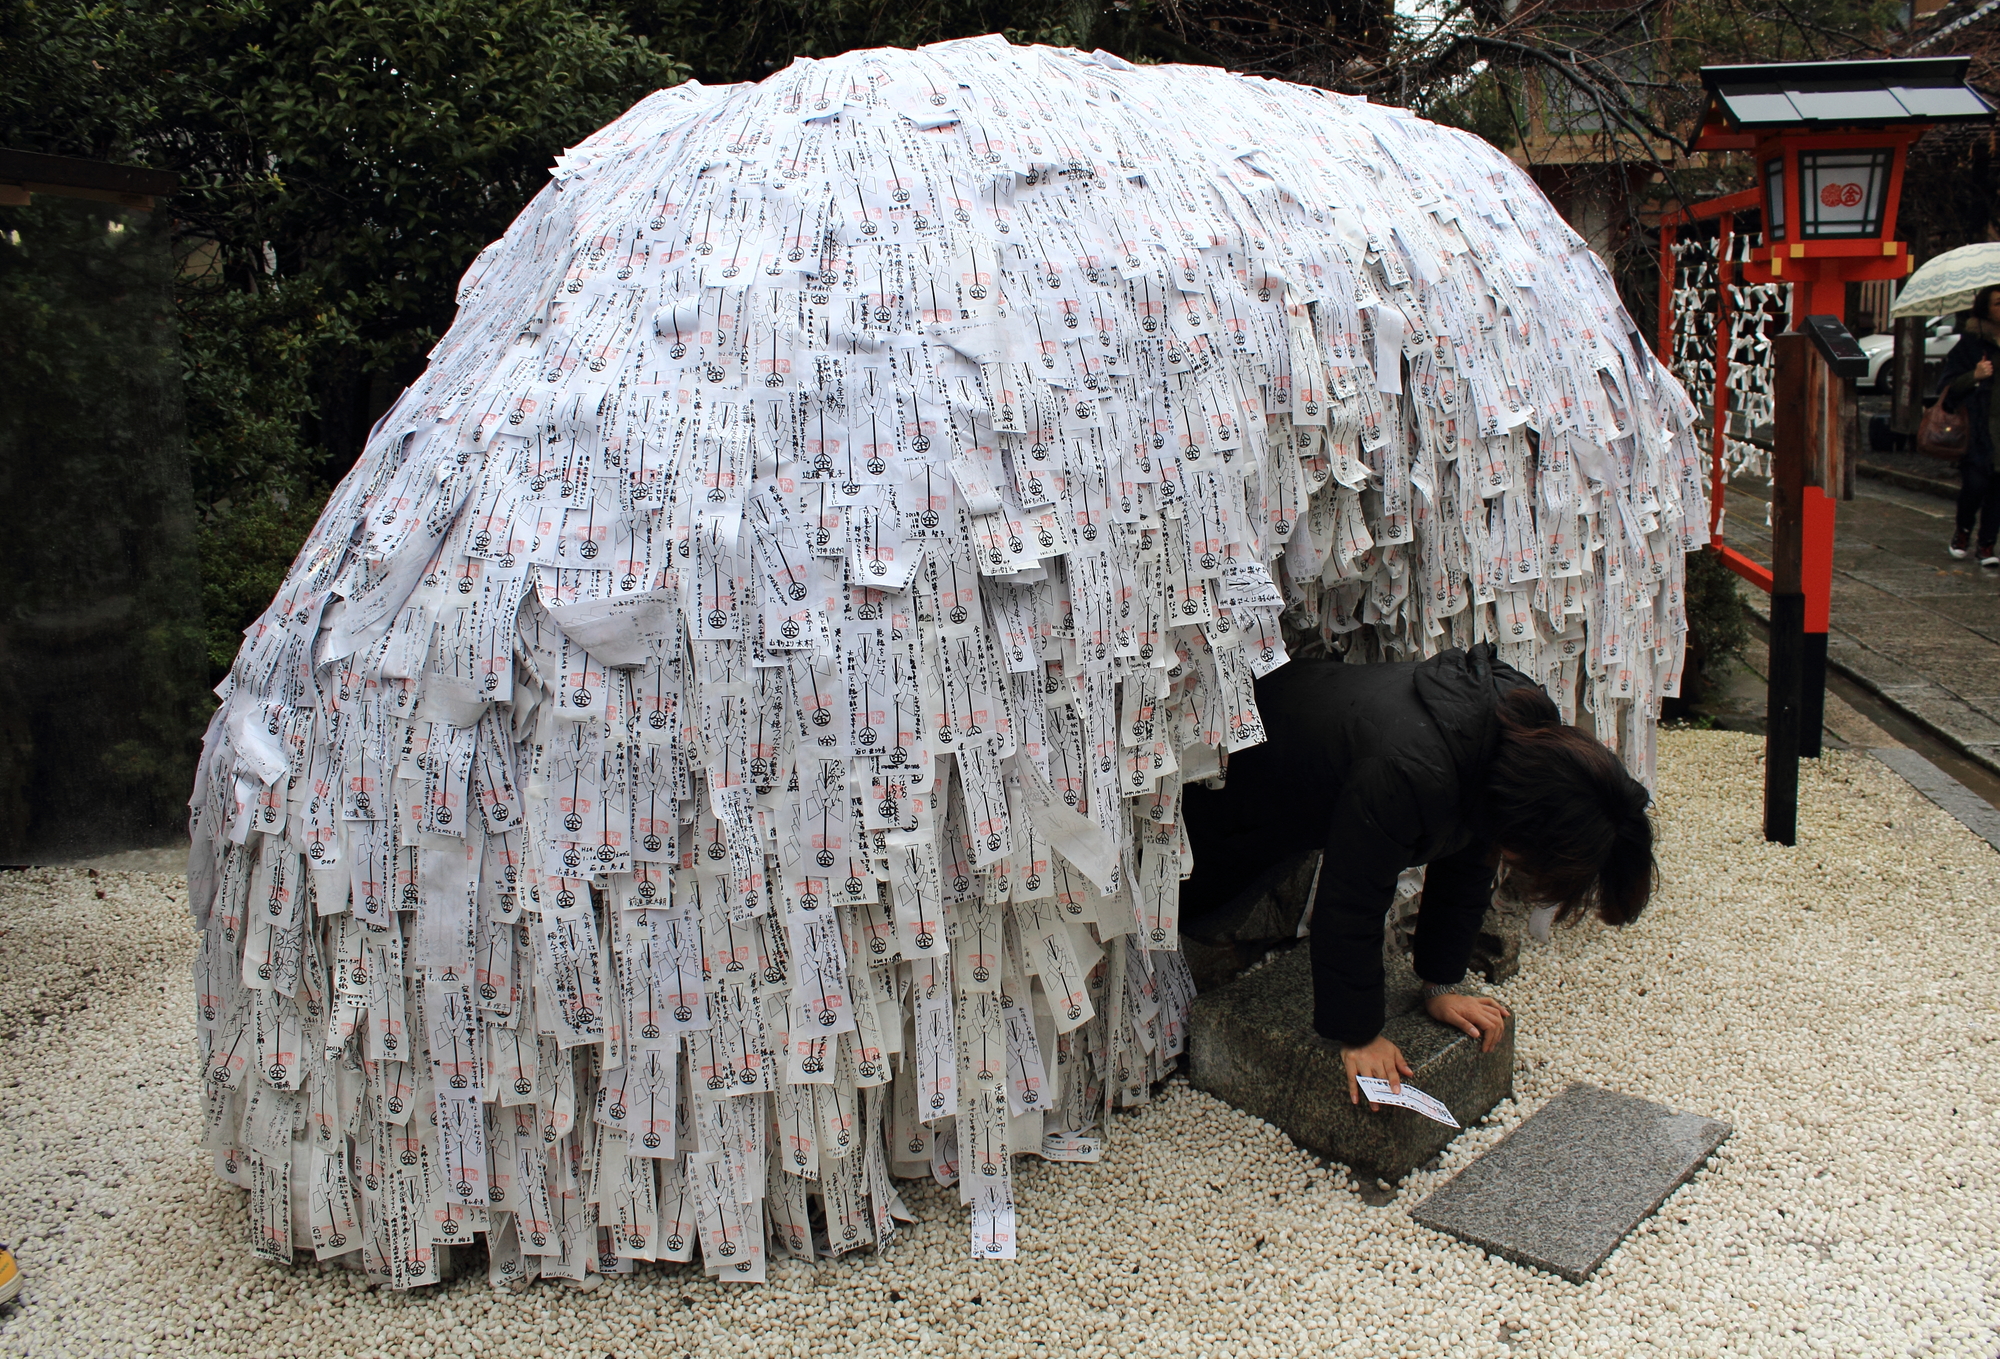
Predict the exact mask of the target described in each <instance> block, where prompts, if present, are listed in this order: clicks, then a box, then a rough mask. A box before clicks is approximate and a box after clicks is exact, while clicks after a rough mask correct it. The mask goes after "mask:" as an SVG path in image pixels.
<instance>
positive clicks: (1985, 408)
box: [1938, 288, 2000, 568]
mask: <svg viewBox="0 0 2000 1359" xmlns="http://www.w3.org/2000/svg"><path fill="white" fill-rule="evenodd" d="M1958 330H1959V336H1960V338H1959V341H1958V343H1957V344H1955V345H1953V346H1952V350H1951V353H1949V354H1947V355H1945V359H1944V371H1943V372H1942V373H1941V374H1939V375H1938V400H1939V401H1941V402H1943V403H1944V408H1945V409H1946V410H1947V411H1950V412H1952V413H1953V414H1957V413H1959V412H1961V411H1962V412H1964V414H1965V416H1966V421H1967V423H1968V424H1969V425H1970V426H1971V428H1970V429H1969V430H1968V431H1967V433H1968V435H1969V436H1970V437H1969V438H1968V439H1967V441H1966V445H1965V456H1964V457H1962V458H1960V459H1959V460H1958V479H1959V480H1958V485H1959V489H1958V531H1957V532H1955V533H1953V534H1952V536H1951V549H1950V550H1951V555H1952V556H1954V557H1963V556H1965V554H1966V552H1967V550H1968V549H1969V548H1970V547H1971V545H1972V527H1973V520H1974V519H1975V518H1976V519H1977V520H1978V521H1979V564H1980V565H1981V566H1985V567H1994V568H2000V548H1996V547H1995V546H1994V541H1995V539H1996V538H2000V475H1996V473H1995V470H1994V465H1993V455H1994V450H1995V448H1996V447H2000V432H1996V431H1995V428H1994V424H1993V422H1994V420H1995V419H1996V418H2000V404H1996V403H1995V402H1994V400H1993V363H1994V360H1995V359H2000V288H1981V289H1980V290H1979V292H1978V294H1977V295H1975V296H1974V297H1973V299H1972V310H1970V311H1968V312H1966V313H1965V314H1964V315H1963V316H1962V317H1960V319H1959V323H1958Z"/></svg>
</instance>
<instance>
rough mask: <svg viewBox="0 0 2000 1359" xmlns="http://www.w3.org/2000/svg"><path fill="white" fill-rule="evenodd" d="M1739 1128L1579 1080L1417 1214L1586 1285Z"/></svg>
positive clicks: (1491, 1249)
mask: <svg viewBox="0 0 2000 1359" xmlns="http://www.w3.org/2000/svg"><path fill="white" fill-rule="evenodd" d="M1731 1131H1732V1130H1731V1128H1730V1127H1729V1125H1728V1124H1726V1123H1721V1122H1718V1121H1717V1120H1715V1119H1712V1118H1708V1117H1706V1116H1704V1115H1701V1114H1682V1113H1675V1112H1674V1111H1673V1110H1671V1109H1669V1108H1667V1107H1666V1106H1665V1105H1663V1104H1654V1103H1653V1102H1652V1101H1650V1100H1643V1099H1638V1098H1635V1097H1634V1096H1631V1095H1621V1094H1618V1093H1617V1092H1616V1091H1612V1090H1603V1089H1600V1088H1598V1087H1597V1086H1594V1085H1583V1084H1577V1085H1572V1086H1571V1087H1570V1088H1569V1089H1567V1090H1565V1091H1563V1092H1562V1093H1561V1094H1560V1095H1557V1096H1556V1097H1555V1098H1554V1099H1552V1100H1550V1101H1549V1102H1548V1103H1547V1104H1545V1105H1543V1106H1542V1108H1541V1109H1540V1111H1539V1112H1537V1113H1536V1114H1535V1116H1534V1117H1533V1118H1530V1119H1528V1120H1527V1121H1526V1122H1525V1123H1523V1124H1521V1126H1520V1127H1518V1128H1516V1129H1514V1131H1513V1132H1511V1133H1508V1134H1507V1136H1506V1137H1504V1138H1502V1139H1501V1140H1500V1142H1499V1143H1498V1144H1497V1145H1495V1146H1494V1148H1493V1149H1492V1150H1491V1151H1489V1152H1487V1153H1486V1154H1485V1155H1484V1156H1482V1157H1480V1158H1479V1159H1478V1160H1476V1161H1474V1162H1473V1163H1472V1164H1471V1165H1469V1166H1467V1167H1466V1168H1465V1169H1464V1170H1461V1171H1460V1172H1459V1173H1458V1174H1456V1175H1454V1176H1453V1177H1452V1178H1451V1179H1450V1180H1448V1181H1447V1182H1446V1183H1445V1184H1444V1185H1443V1187H1441V1188H1440V1189H1438V1190H1437V1191H1436V1192H1435V1193H1433V1194H1432V1195H1431V1196H1430V1197H1428V1198H1426V1199H1425V1200H1424V1201H1423V1202H1422V1203H1419V1204H1418V1205H1417V1206H1416V1207H1415V1208H1414V1209H1412V1210H1411V1212H1410V1216H1411V1217H1412V1218H1414V1219H1415V1220H1416V1221H1417V1222H1418V1223H1419V1224H1420V1225H1422V1226H1425V1227H1429V1228H1432V1229H1433V1230H1435V1231H1440V1232H1446V1233H1449V1234H1450V1235H1452V1236H1455V1237H1458V1238H1459V1239H1460V1240H1461V1241H1468V1242H1471V1243H1472V1244H1473V1245H1475V1246H1478V1247H1480V1248H1481V1249H1482V1250H1486V1251H1489V1252H1491V1253H1492V1254H1494V1255H1498V1256H1500V1257H1502V1258H1503V1259H1507V1260H1512V1261H1514V1262H1515V1263H1516V1264H1522V1265H1527V1266H1529V1267H1531V1268H1533V1269H1543V1270H1547V1271H1548V1272H1550V1273H1551V1274H1558V1275H1561V1276H1562V1277H1563V1278H1565V1279H1567V1280H1569V1281H1570V1282H1571V1283H1582V1282H1583V1281H1584V1280H1585V1279H1588V1278H1589V1277H1590V1276H1591V1275H1592V1274H1593V1273H1595V1272H1596V1270H1597V1268H1598V1266H1600V1265H1602V1264H1603V1263H1604V1262H1605V1260H1606V1259H1607V1258H1609V1256H1610V1255H1611V1252H1612V1251H1614V1250H1616V1249H1617V1248H1618V1243H1619V1242H1621V1241H1623V1240H1624V1239H1625V1237H1626V1235H1627V1234H1628V1233H1630V1232H1631V1230H1632V1229H1633V1228H1634V1227H1636V1226H1638V1225H1639V1224H1640V1223H1641V1222H1643V1221H1645V1220H1646V1219H1647V1218H1648V1217H1651V1216H1652V1215H1653V1213H1654V1212H1656V1211H1657V1210H1658V1209H1659V1206H1660V1205H1661V1204H1662V1203H1664V1202H1665V1201H1666V1198H1667V1195H1669V1194H1671V1193H1673V1192H1674V1190H1675V1189H1677V1188H1679V1187H1680V1186H1681V1185H1682V1184H1683V1183H1685V1182H1686V1181H1687V1179H1688V1178H1689V1177H1690V1176H1691V1175H1693V1174H1694V1172H1695V1171H1696V1170H1698V1169H1700V1168H1701V1165H1702V1163H1703V1162H1705V1161H1706V1160H1708V1158H1709V1156H1710V1155H1712V1154H1713V1153H1714V1151H1715V1149H1716V1148H1717V1147H1718V1146H1720V1145H1721V1144H1722V1140H1723V1139H1724V1138H1726V1137H1728V1136H1729V1134H1730V1132H1731Z"/></svg>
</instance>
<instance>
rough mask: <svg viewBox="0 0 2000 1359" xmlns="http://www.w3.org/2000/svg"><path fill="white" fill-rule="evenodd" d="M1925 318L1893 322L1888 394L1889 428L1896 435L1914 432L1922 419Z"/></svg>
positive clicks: (1911, 318)
mask: <svg viewBox="0 0 2000 1359" xmlns="http://www.w3.org/2000/svg"><path fill="white" fill-rule="evenodd" d="M1924 324H1925V323H1924V318H1923V317H1921V316H1902V317H1898V318H1897V319H1896V329H1895V335H1896V348H1895V352H1894V354H1893V355H1892V356H1891V358H1890V360H1889V365H1890V367H1889V391H1890V399H1891V401H1892V402H1893V404H1892V405H1891V407H1890V412H1889V428H1890V429H1892V430H1894V431H1895V432H1896V433H1898V434H1903V435H1910V434H1915V433H1916V432H1917V422H1918V421H1920V420H1922V419H1923V418H1924V390H1923V381H1924Z"/></svg>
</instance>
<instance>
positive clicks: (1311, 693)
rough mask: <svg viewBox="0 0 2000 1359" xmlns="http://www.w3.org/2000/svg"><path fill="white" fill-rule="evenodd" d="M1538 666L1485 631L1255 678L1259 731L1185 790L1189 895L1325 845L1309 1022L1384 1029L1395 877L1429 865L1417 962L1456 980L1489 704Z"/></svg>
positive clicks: (1353, 1033) (1477, 844) (1462, 954)
mask: <svg viewBox="0 0 2000 1359" xmlns="http://www.w3.org/2000/svg"><path fill="white" fill-rule="evenodd" d="M1533 683H1534V681H1533V680H1531V679H1529V678H1528V677H1527V676H1526V675H1523V674H1522V673H1521V672H1520V671H1518V670H1515V669H1514V668H1513V667H1511V666H1508V665H1506V664H1504V663H1502V662H1501V661H1499V660H1498V659H1497V658H1496V657H1495V654H1494V648H1493V647H1492V645H1491V644H1490V643H1482V644H1480V645H1479V646H1475V647H1473V648H1472V650H1471V651H1469V652H1467V651H1456V650H1454V651H1447V652H1444V653H1442V654H1441V655H1438V656H1434V657H1432V658H1431V659H1430V660H1427V661H1421V662H1405V663H1391V664H1380V665H1347V664H1343V663H1341V662H1339V661H1294V662H1292V663H1291V664H1290V665H1286V666H1283V667H1281V668H1279V669H1277V670H1274V671H1273V672H1271V673H1270V674H1269V675H1267V676H1265V677H1264V678H1263V679H1262V680H1260V681H1258V684H1257V707H1258V709H1259V711H1261V712H1262V714H1263V716H1264V725H1265V729H1266V731H1267V732H1268V733H1269V737H1268V739H1267V740H1266V741H1265V742H1264V744H1262V745H1259V746H1253V747H1251V748H1250V749H1248V750H1244V751H1240V752H1238V753H1237V754H1235V755H1232V756H1230V758H1229V779H1228V787H1227V788H1226V789H1225V790H1224V791H1222V792H1219V793H1218V792H1212V791H1209V790H1206V789H1202V788H1199V787H1190V788H1189V789H1188V790H1187V797H1186V813H1185V814H1186V817H1187V826H1188V833H1189V837H1190V839H1191V840H1192V842H1193V845H1194V854H1195V875H1194V877H1193V878H1191V879H1190V880H1189V882H1188V883H1187V885H1186V890H1184V891H1183V893H1182V897H1183V901H1184V903H1187V904H1184V906H1183V911H1184V913H1188V914H1192V913H1193V911H1191V910H1190V906H1193V908H1194V910H1197V911H1198V910H1199V909H1200V906H1199V905H1198V904H1197V903H1204V902H1209V901H1214V900H1217V899H1218V898H1220V897H1221V896H1223V895H1224V894H1226V893H1227V892H1228V890H1229V884H1230V880H1231V878H1232V877H1233V878H1234V879H1235V881H1237V882H1241V881H1242V879H1243V877H1244V876H1245V875H1247V874H1248V873H1249V872H1251V871H1254V870H1256V869H1260V868H1262V867H1264V866H1265V865H1267V864H1269V863H1271V862H1273V861H1274V860H1275V859H1277V858H1279V857H1282V856H1290V855H1295V854H1298V853H1301V852H1303V851H1306V850H1310V849H1313V848H1316V847H1323V848H1324V849H1325V851H1326V857H1325V859H1324V861H1323V866H1322V867H1321V869H1320V875H1319V890H1318V892H1317V894H1316V895H1315V897H1314V899H1313V918H1312V965H1313V1011H1314V1013H1313V1027H1314V1028H1315V1029H1317V1030H1318V1031H1319V1033H1320V1034H1321V1035H1322V1036H1324V1037H1326V1038H1331V1039H1334V1040H1336V1041H1338V1042H1342V1043H1354V1044H1359V1043H1366V1042H1368V1041H1369V1040H1370V1039H1372V1038H1374V1037H1375V1036H1376V1035H1377V1034H1379V1033H1380V1032H1381V1031H1382V1020H1383V1013H1382V1009H1383V995H1382V989H1383V988H1382V930H1383V924H1384V919H1385V916H1386V914H1387V911H1388V908H1389V904H1390V901H1391V899H1392V898H1393V897H1394V895H1395V890H1396V877H1397V875H1398V874H1399V873H1401V872H1402V870H1403V869H1405V868H1409V867H1411V866H1413V865H1415V864H1428V865H1429V868H1428V870H1427V871H1426V873H1425V881H1424V897H1423V906H1422V909H1421V911H1420V912H1419V913H1418V917H1417V935H1416V957H1415V963H1416V970H1417V975H1418V976H1419V977H1422V978H1423V979H1424V980H1426V981H1432V982H1441V983H1447V984H1449V983H1452V982H1456V981H1458V980H1459V979H1461V978H1462V977H1464V975H1465V964H1466V960H1467V959H1468V958H1470V957H1471V954H1472V946H1473V943H1474V941H1475V939H1476V938H1477V936H1478V933H1479V924H1480V921H1481V920H1482V919H1483V918H1484V916H1485V913H1486V907H1487V904H1488V902H1489V900H1490V899H1491V887H1492V881H1493V871H1494V866H1495V863H1496V859H1497V850H1496V848H1495V847H1494V846H1493V845H1491V844H1489V843H1487V841H1486V838H1485V836H1484V834H1483V833H1482V830H1481V823H1482V821H1483V816H1482V807H1481V804H1482V801H1483V796H1484V787H1485V783H1486V765H1487V762H1488V761H1489V760H1490V759H1491V758H1492V755H1493V750H1494V746H1495V744H1496V743H1497V741H1498V739H1499V719H1498V718H1497V717H1496V716H1495V715H1494V711H1493V709H1494V704H1495V701H1496V700H1497V699H1498V698H1499V696H1500V695H1501V694H1502V693H1504V692H1506V691H1507V690H1509V689H1513V688H1517V687H1520V686H1523V685H1532V684H1533Z"/></svg>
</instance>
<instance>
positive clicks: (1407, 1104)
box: [1354, 1076, 1459, 1128]
mask: <svg viewBox="0 0 2000 1359" xmlns="http://www.w3.org/2000/svg"><path fill="white" fill-rule="evenodd" d="M1354 1080H1355V1083H1356V1084H1358V1085H1359V1086H1360V1087H1361V1097H1362V1098H1363V1099H1365V1100H1367V1101H1368V1102H1369V1103H1370V1104H1393V1105H1395V1106H1396V1107H1397V1108H1399V1109H1410V1110H1413V1111H1415V1112H1416V1113H1420V1114H1422V1115H1423V1116H1424V1117H1425V1118H1428V1119H1430V1120H1431V1121H1432V1122H1433V1123H1442V1124H1444V1125H1445V1126H1446V1127H1447V1128H1456V1127H1458V1126H1459V1124H1458V1120H1457V1119H1455V1118H1453V1117H1452V1116H1451V1110H1449V1109H1447V1108H1445V1107H1444V1105H1442V1104H1440V1103H1439V1102H1438V1101H1437V1100H1436V1099H1435V1098H1434V1097H1433V1096H1430V1095H1426V1094H1425V1093H1424V1092H1423V1091H1421V1090H1419V1089H1417V1087H1416V1086H1414V1085H1411V1084H1410V1083H1409V1082H1408V1081H1404V1082H1403V1088H1402V1090H1401V1091H1400V1092H1399V1091H1394V1090H1391V1089H1390V1088H1389V1082H1387V1081H1381V1080H1377V1079H1375V1077H1373V1076H1356V1077H1355V1078H1354Z"/></svg>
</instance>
